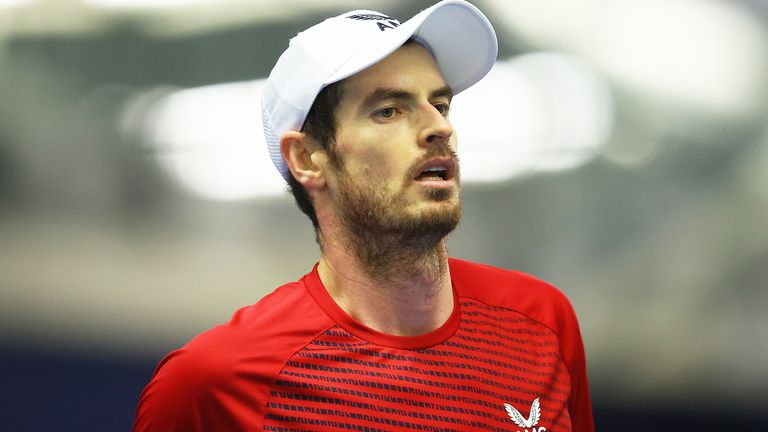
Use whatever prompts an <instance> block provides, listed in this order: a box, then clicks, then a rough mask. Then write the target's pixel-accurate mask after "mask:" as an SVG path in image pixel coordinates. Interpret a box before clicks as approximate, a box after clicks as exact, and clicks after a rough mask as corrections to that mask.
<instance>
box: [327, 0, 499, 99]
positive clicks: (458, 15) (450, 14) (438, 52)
mask: <svg viewBox="0 0 768 432" xmlns="http://www.w3.org/2000/svg"><path fill="white" fill-rule="evenodd" d="M380 36H381V37H378V38H376V41H371V43H370V44H366V45H365V48H364V49H362V50H360V51H359V52H357V53H355V54H354V55H353V56H351V57H350V58H349V60H347V61H346V62H345V63H344V64H343V65H342V66H341V67H340V68H339V69H337V70H336V71H335V72H334V73H332V74H331V75H330V77H329V78H328V80H327V82H326V83H325V84H326V85H328V84H331V83H334V82H337V81H341V80H343V79H344V78H347V77H349V76H351V75H354V74H356V73H358V72H360V71H362V70H364V69H366V68H368V67H370V66H372V65H374V64H376V63H378V62H379V61H381V60H382V59H383V58H385V57H387V56H388V55H390V54H391V53H393V52H394V51H395V50H397V49H398V48H399V47H400V46H401V45H402V44H403V43H405V42H406V41H407V40H408V39H410V38H411V37H413V38H414V39H415V40H416V41H417V42H419V43H421V44H423V45H425V46H426V47H427V48H429V49H430V51H431V52H432V55H434V56H435V60H436V61H437V64H438V67H439V68H440V71H441V72H442V73H443V76H444V77H445V81H446V83H447V84H448V85H449V86H450V87H451V89H452V90H453V91H454V93H459V92H460V91H462V90H465V89H467V88H468V87H470V86H472V85H473V84H474V83H476V82H477V81H479V80H480V79H481V78H482V77H484V76H485V74H487V73H488V71H489V70H490V69H491V67H493V64H494V63H495V62H496V54H497V52H498V42H497V40H496V33H495V32H494V30H493V26H491V23H490V22H489V21H488V18H486V17H485V15H483V13H482V12H481V11H480V10H479V9H477V8H476V7H475V6H473V5H471V4H469V3H467V2H463V1H455V0H454V1H452V0H446V1H442V2H440V3H438V4H436V5H434V6H432V7H430V8H428V9H425V10H423V11H422V12H420V13H419V14H417V15H415V16H414V17H413V18H411V19H409V20H408V21H406V22H404V23H402V24H401V25H400V26H398V27H396V28H393V29H389V30H386V31H385V33H384V34H382V35H380Z"/></svg>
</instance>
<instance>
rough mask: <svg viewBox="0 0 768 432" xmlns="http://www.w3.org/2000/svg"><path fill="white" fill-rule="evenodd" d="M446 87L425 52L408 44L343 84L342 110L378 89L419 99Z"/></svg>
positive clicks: (418, 46) (434, 64)
mask: <svg viewBox="0 0 768 432" xmlns="http://www.w3.org/2000/svg"><path fill="white" fill-rule="evenodd" d="M445 85H446V82H445V78H444V77H443V74H442V72H441V71H440V68H439V67H438V66H437V62H436V61H435V58H434V57H433V56H432V54H431V53H430V52H429V50H428V49H427V48H425V47H424V46H422V45H420V44H418V43H416V42H409V43H406V44H405V45H403V46H401V47H400V48H398V49H397V50H395V51H394V52H393V53H392V54H390V55H389V56H387V57H385V58H384V59H383V60H381V61H380V62H378V63H376V64H374V65H373V66H371V67H369V68H367V69H364V70H363V71H361V72H358V73H356V74H354V75H352V76H350V77H349V78H347V79H345V80H344V81H343V88H344V92H343V97H342V106H345V105H347V104H346V103H345V102H354V101H355V100H358V99H363V98H365V97H366V95H368V94H370V93H371V92H373V91H376V90H377V89H381V88H388V89H397V90H404V91H408V92H410V93H413V94H416V95H419V94H421V93H424V94H427V93H429V92H431V91H433V90H435V89H437V88H441V87H444V86H445Z"/></svg>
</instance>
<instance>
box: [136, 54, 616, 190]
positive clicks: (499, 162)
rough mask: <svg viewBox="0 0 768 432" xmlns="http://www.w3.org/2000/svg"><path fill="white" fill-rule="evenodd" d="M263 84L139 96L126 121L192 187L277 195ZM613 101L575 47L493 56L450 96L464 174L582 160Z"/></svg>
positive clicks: (472, 177)
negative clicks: (491, 63)
mask: <svg viewBox="0 0 768 432" xmlns="http://www.w3.org/2000/svg"><path fill="white" fill-rule="evenodd" d="M263 84H264V80H257V81H252V82H242V83H231V84H220V85H213V86H207V87H200V88H194V89H187V90H181V91H177V92H174V93H171V94H169V95H167V96H164V97H162V98H160V99H159V100H158V99H157V98H155V99H154V101H152V102H150V104H149V107H143V108H142V107H141V105H142V104H143V103H144V102H140V100H141V98H137V99H135V100H134V102H133V104H132V106H131V107H128V108H127V109H126V111H125V115H124V118H127V117H133V118H134V120H132V121H129V122H127V124H128V127H129V128H139V129H141V140H142V142H144V143H145V144H146V145H148V146H149V147H151V148H152V149H153V152H154V154H155V155H156V159H157V161H158V162H159V163H160V165H161V166H162V167H163V169H164V170H165V172H167V173H168V174H169V175H170V176H171V177H172V178H173V179H174V180H176V181H177V182H178V183H179V184H180V185H182V186H183V187H184V188H185V189H187V190H189V191H190V192H192V193H194V194H195V195H198V196H201V197H203V198H207V199H213V200H224V201H231V200H242V199H249V198H255V197H264V196H273V195H280V194H283V193H284V191H285V182H284V181H283V179H282V177H280V175H279V174H278V173H277V170H276V169H275V167H274V166H273V165H272V162H271V160H270V159H269V156H268V153H267V150H266V144H265V140H264V134H263V131H262V127H261V117H260V98H261V90H262V87H263ZM612 109H613V105H612V99H611V95H610V92H609V90H608V87H607V86H606V85H605V83H604V82H603V81H602V79H601V78H600V77H599V76H598V75H597V74H595V73H594V72H593V71H592V70H591V69H590V68H588V67H587V66H586V65H584V64H583V63H581V62H579V61H578V60H576V59H574V58H572V57H568V56H564V55H561V54H554V53H542V54H530V55H525V56H521V57H519V58H517V59H514V60H512V61H507V62H501V63H497V65H496V66H495V67H494V69H493V70H492V71H491V73H490V74H489V75H488V76H487V77H486V78H485V79H484V80H482V81H481V82H480V83H478V84H477V85H476V86H474V87H472V88H470V89H469V90H467V91H465V92H463V93H461V94H459V95H458V96H457V97H456V100H455V102H454V104H453V105H452V111H451V119H452V121H453V122H454V125H455V128H456V130H457V133H458V136H459V149H458V152H459V157H460V158H461V161H462V180H464V181H465V182H467V183H472V182H494V181H505V180H509V179H513V178H516V177H519V176H520V175H523V174H531V173H536V172H550V171H557V170H564V169H571V168H574V167H577V166H579V165H581V164H583V163H584V162H586V161H588V160H589V159H590V158H591V157H593V156H594V155H595V154H596V153H597V150H596V149H597V148H598V147H599V146H600V145H601V144H603V143H604V141H605V140H606V139H607V137H608V135H609V133H610V130H611V128H612V120H613V112H612ZM137 112H138V114H137ZM137 117H138V118H139V120H138V121H136V120H135V119H136V118H137Z"/></svg>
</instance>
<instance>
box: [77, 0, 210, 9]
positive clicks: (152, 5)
mask: <svg viewBox="0 0 768 432" xmlns="http://www.w3.org/2000/svg"><path fill="white" fill-rule="evenodd" d="M80 1H82V2H83V3H85V4H89V5H91V6H96V7H101V8H107V9H165V8H179V7H187V6H196V5H200V4H205V3H215V2H216V1H217V0H80ZM218 1H220V0H218Z"/></svg>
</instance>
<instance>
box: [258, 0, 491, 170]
mask: <svg viewBox="0 0 768 432" xmlns="http://www.w3.org/2000/svg"><path fill="white" fill-rule="evenodd" d="M411 38H413V39H414V40H415V41H416V42H418V43H420V44H422V45H424V46H425V47H427V49H429V50H430V51H431V53H432V55H433V56H434V57H435V60H436V61H437V65H438V67H439V68H440V71H441V72H442V73H443V76H444V77H445V80H446V82H447V84H448V85H449V86H450V87H451V89H452V90H453V92H454V94H455V93H459V92H461V91H462V90H465V89H466V88H468V87H470V86H472V85H473V84H474V83H476V82H477V81H479V80H480V79H481V78H482V77H483V76H485V74H486V73H488V71H489V70H490V69H491V67H492V66H493V64H494V62H495V61H496V54H497V51H498V43H497V40H496V33H495V32H494V30H493V27H492V26H491V23H490V22H489V21H488V18H486V17H485V15H483V13H482V12H480V10H479V9H477V8H476V7H475V6H473V5H472V4H470V3H468V2H466V1H463V0H443V1H441V2H439V3H437V4H435V5H433V6H432V7H430V8H428V9H425V10H423V11H421V12H420V13H418V14H417V15H415V16H414V17H413V18H411V19H409V20H408V21H405V22H403V23H400V22H399V21H397V20H396V19H394V18H391V17H389V16H387V15H385V14H383V13H381V12H376V11H370V10H355V11H351V12H347V13H344V14H342V15H339V16H336V17H333V18H328V19H326V20H325V21H323V22H321V23H319V24H316V25H314V26H312V27H310V28H308V29H307V30H304V31H302V32H300V33H299V34H298V35H296V36H295V37H294V38H292V39H291V41H290V43H289V45H288V48H287V49H286V50H285V52H283V54H282V55H281V56H280V58H279V59H278V60H277V63H276V64H275V67H274V68H273V69H272V72H271V73H270V74H269V78H267V81H266V83H265V86H264V90H263V94H262V107H261V114H262V122H263V125H264V135H265V136H266V139H267V147H268V149H269V155H270V157H271V158H272V162H273V163H274V164H275V167H277V170H278V171H279V172H280V174H281V175H282V176H283V178H285V179H286V180H287V179H288V178H289V175H290V173H289V171H288V167H287V165H286V164H285V160H283V157H282V155H281V153H280V137H281V136H282V134H283V133H284V132H286V131H289V130H301V127H302V125H303V124H304V120H305V119H306V117H307V113H308V112H309V109H310V108H311V107H312V104H313V103H314V101H315V98H316V97H317V94H318V93H320V91H321V90H322V89H323V88H324V87H326V86H327V85H329V84H332V83H334V82H337V81H341V80H343V79H344V78H347V77H349V76H351V75H354V74H356V73H357V72H360V71H362V70H364V69H366V68H368V67H369V66H372V65H374V64H376V63H378V62H379V61H381V60H382V59H384V58H385V57H387V56H388V55H389V54H391V53H392V52H394V51H395V50H397V49H398V48H399V47H400V46H401V45H402V44H403V43H405V42H406V41H407V40H408V39H411Z"/></svg>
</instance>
